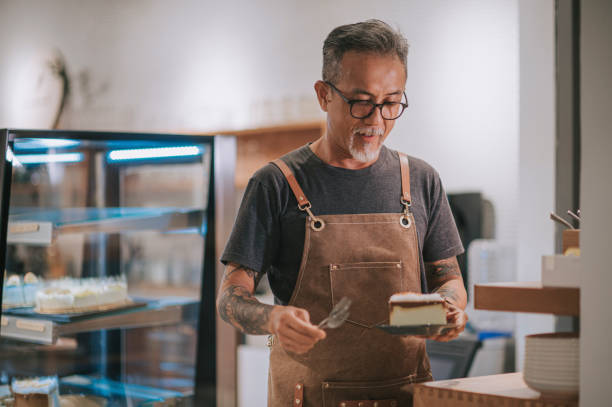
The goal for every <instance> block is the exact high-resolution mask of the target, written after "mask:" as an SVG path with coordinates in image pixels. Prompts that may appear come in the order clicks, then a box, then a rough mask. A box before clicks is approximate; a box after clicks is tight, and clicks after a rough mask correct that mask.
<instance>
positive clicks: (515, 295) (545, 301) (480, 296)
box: [474, 282, 580, 316]
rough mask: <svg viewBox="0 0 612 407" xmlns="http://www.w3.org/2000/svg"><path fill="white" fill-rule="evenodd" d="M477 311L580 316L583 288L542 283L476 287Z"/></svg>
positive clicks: (497, 284)
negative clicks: (547, 285) (545, 285)
mask: <svg viewBox="0 0 612 407" xmlns="http://www.w3.org/2000/svg"><path fill="white" fill-rule="evenodd" d="M474 308H476V309H481V310H489V311H512V312H536V313H544V314H555V315H572V316H580V289H579V288H568V287H543V286H542V284H541V283H540V282H513V283H494V284H477V285H475V286H474Z"/></svg>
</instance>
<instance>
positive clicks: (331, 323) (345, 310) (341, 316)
mask: <svg viewBox="0 0 612 407" xmlns="http://www.w3.org/2000/svg"><path fill="white" fill-rule="evenodd" d="M350 307H351V300H350V299H349V298H347V297H342V299H341V300H340V301H339V302H338V303H337V304H336V306H335V307H334V308H332V310H331V312H330V313H329V315H328V316H327V317H326V318H325V319H324V320H323V321H321V322H319V325H317V327H319V328H321V329H323V328H338V327H339V326H340V325H342V324H343V323H344V321H346V319H347V318H348V316H349V308H350Z"/></svg>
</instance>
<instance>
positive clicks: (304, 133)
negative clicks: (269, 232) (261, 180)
mask: <svg viewBox="0 0 612 407" xmlns="http://www.w3.org/2000/svg"><path fill="white" fill-rule="evenodd" d="M325 128H326V124H325V122H324V121H315V122H308V123H293V124H287V125H282V126H275V127H265V128H258V129H246V130H234V131H221V132H215V134H229V135H234V136H237V137H236V175H235V183H236V187H237V188H238V189H243V188H245V187H246V185H247V183H248V181H249V178H251V175H253V173H254V172H255V171H257V170H258V169H260V168H261V167H263V166H264V165H266V164H267V163H269V162H270V161H272V160H275V159H277V158H278V157H280V156H282V155H284V154H286V153H288V152H290V151H292V150H295V149H296V148H299V147H302V146H303V145H305V144H307V143H309V142H312V141H315V140H316V139H318V138H319V137H321V136H322V135H323V134H324V133H325Z"/></svg>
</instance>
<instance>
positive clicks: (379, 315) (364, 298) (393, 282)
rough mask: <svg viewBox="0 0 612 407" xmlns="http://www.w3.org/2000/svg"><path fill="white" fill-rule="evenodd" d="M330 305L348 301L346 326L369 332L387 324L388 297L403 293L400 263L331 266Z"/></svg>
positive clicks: (402, 276) (363, 263)
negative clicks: (357, 327)
mask: <svg viewBox="0 0 612 407" xmlns="http://www.w3.org/2000/svg"><path fill="white" fill-rule="evenodd" d="M329 275H330V281H331V293H332V305H336V303H337V302H338V301H340V300H341V299H342V297H348V298H350V299H351V301H352V304H351V308H350V315H349V317H348V319H347V321H348V322H352V323H353V324H357V325H361V326H364V327H367V328H372V327H374V326H376V325H380V324H383V323H385V322H386V321H388V320H389V297H390V296H391V295H393V294H395V293H397V292H399V291H404V290H405V288H404V284H405V278H404V267H403V265H402V263H401V262H399V261H393V262H361V263H345V264H330V266H329Z"/></svg>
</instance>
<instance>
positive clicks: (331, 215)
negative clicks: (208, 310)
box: [217, 20, 467, 407]
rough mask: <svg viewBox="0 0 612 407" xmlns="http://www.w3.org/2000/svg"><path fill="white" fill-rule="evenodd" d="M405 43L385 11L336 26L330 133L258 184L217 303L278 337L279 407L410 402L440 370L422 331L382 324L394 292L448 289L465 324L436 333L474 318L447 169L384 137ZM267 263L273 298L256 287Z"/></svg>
mask: <svg viewBox="0 0 612 407" xmlns="http://www.w3.org/2000/svg"><path fill="white" fill-rule="evenodd" d="M407 53H408V44H407V42H406V40H405V38H404V37H403V36H402V35H401V34H399V33H398V32H396V31H395V30H393V29H392V28H391V27H389V26H388V25H387V24H386V23H384V22H382V21H378V20H368V21H365V22H360V23H357V24H350V25H345V26H340V27H338V28H336V29H334V30H333V31H332V32H331V33H330V34H329V36H328V37H327V39H326V40H325V43H324V46H323V80H320V81H317V82H316V83H315V85H314V87H315V91H316V94H317V98H318V100H319V104H320V106H321V109H322V110H323V111H325V112H326V113H327V132H326V133H325V135H324V136H323V137H321V138H320V139H318V140H317V141H315V142H314V143H312V144H310V145H307V146H304V147H302V148H299V149H297V150H295V151H293V152H291V153H289V154H287V155H285V156H284V157H282V158H281V159H280V160H276V161H275V162H274V163H270V164H268V165H267V166H265V167H264V168H262V169H261V170H259V171H258V172H257V173H256V174H255V175H254V176H253V178H252V179H251V180H250V181H249V184H248V186H247V189H246V192H245V195H244V198H243V202H242V204H241V207H240V210H239V213H238V217H237V220H236V224H235V226H234V230H233V231H232V234H231V237H230V239H229V242H228V245H227V247H226V249H225V252H224V254H223V256H222V258H221V261H223V262H224V264H225V265H226V270H225V276H224V280H223V282H222V284H221V287H220V291H219V296H218V300H217V306H218V310H219V313H220V314H221V316H222V317H223V319H224V320H226V321H227V322H229V323H231V324H232V325H234V326H235V327H236V328H238V329H240V330H241V331H242V332H244V333H247V334H271V335H273V336H272V340H271V342H272V345H271V354H270V374H269V392H268V403H269V405H270V406H290V405H292V406H323V405H325V406H334V407H336V406H370V407H371V406H379V407H382V406H394V405H399V406H404V405H410V404H411V402H412V387H413V386H412V385H413V383H416V382H421V381H427V380H431V379H432V377H431V373H430V368H429V360H428V358H427V354H426V351H425V340H424V338H423V337H415V336H397V335H391V334H388V333H386V332H384V331H382V330H380V329H377V328H376V325H379V324H384V323H385V322H386V321H387V319H388V303H387V301H388V299H389V297H390V295H392V294H393V293H396V292H400V291H415V292H437V293H440V294H441V295H442V296H443V297H444V298H445V299H446V304H447V320H448V321H449V322H452V323H455V324H456V325H457V328H455V329H453V330H451V331H449V332H447V333H446V334H444V335H443V336H436V337H434V338H433V339H437V340H441V341H446V340H450V339H453V338H454V337H456V336H457V335H458V334H459V333H460V332H461V331H462V330H463V329H464V327H465V323H466V320H467V317H466V315H465V314H464V312H463V309H464V308H465V305H466V292H465V289H464V287H463V281H462V278H461V273H460V270H459V267H458V265H457V260H456V257H455V256H456V255H458V254H460V253H462V251H463V247H462V245H461V241H460V240H459V236H458V233H457V229H456V227H455V224H454V221H453V218H452V214H451V212H450V209H449V206H448V202H447V200H446V196H445V193H444V190H443V188H442V185H441V182H440V179H439V176H438V174H437V173H436V171H435V170H434V169H433V168H431V167H430V166H429V165H427V164H426V163H425V162H423V161H421V160H419V159H416V158H413V157H407V156H405V155H403V154H398V153H397V152H395V151H392V150H389V149H387V148H386V147H385V146H383V142H384V141H385V139H386V137H387V136H388V134H389V132H390V131H391V130H392V128H393V126H394V124H395V120H396V119H397V118H399V116H400V115H401V114H402V112H403V111H404V109H405V107H407V101H406V96H405V93H404V88H405V83H406V72H407V70H406V57H407ZM265 273H267V275H268V279H269V282H270V286H271V288H272V291H273V293H274V296H275V305H266V304H262V303H260V302H258V301H257V300H256V299H255V297H254V296H253V292H254V289H255V287H256V286H257V283H258V282H259V280H260V279H261V278H262V276H263V274H265ZM342 297H348V298H350V299H351V300H352V305H351V308H350V316H349V319H348V320H347V322H346V323H344V324H343V325H342V326H341V327H339V328H336V329H321V328H319V327H317V324H318V323H320V322H321V321H322V320H323V319H324V318H325V317H326V316H327V314H328V313H329V312H330V310H331V309H332V307H333V306H334V304H336V303H337V302H338V301H339V300H340V299H341V298H342ZM343 403H344V404H343ZM359 403H361V404H359Z"/></svg>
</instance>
